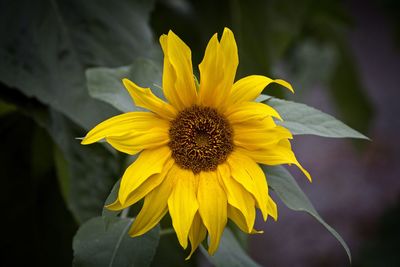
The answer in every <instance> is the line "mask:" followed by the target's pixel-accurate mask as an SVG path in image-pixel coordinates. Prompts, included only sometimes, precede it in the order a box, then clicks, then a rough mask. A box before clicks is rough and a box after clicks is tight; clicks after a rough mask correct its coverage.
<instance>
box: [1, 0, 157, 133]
mask: <svg viewBox="0 0 400 267" xmlns="http://www.w3.org/2000/svg"><path fill="white" fill-rule="evenodd" d="M1 7H2V10H3V11H4V12H2V15H1V16H0V62H2V63H1V64H0V81H2V82H3V83H5V84H6V85H8V86H9V87H12V88H17V89H18V90H20V91H21V92H23V93H24V94H25V95H26V96H28V97H35V98H37V99H39V100H40V101H41V102H42V103H44V104H46V105H49V106H51V107H52V108H54V109H55V110H57V111H59V112H61V113H63V114H64V115H66V116H67V117H68V118H70V119H71V120H73V121H74V122H75V123H77V124H78V125H79V126H81V127H84V128H85V129H88V128H89V127H92V126H93V125H95V124H96V123H98V122H99V121H101V120H103V119H105V118H108V117H110V116H112V115H114V114H116V113H117V112H116V110H115V109H113V108H112V107H111V106H109V105H107V104H105V103H102V102H99V101H96V100H95V99H93V98H91V97H90V96H89V94H88V92H87V89H86V83H85V74H84V71H85V69H86V68H87V67H89V66H90V67H93V66H110V67H115V66H121V65H126V64H130V62H132V61H133V60H134V59H136V58H137V57H138V56H149V57H151V56H154V49H155V43H154V40H153V35H152V32H151V29H150V26H149V23H148V21H149V17H150V12H151V11H152V9H153V1H142V0H122V1H117V2H113V1H107V0H101V1H96V3H93V2H92V1H80V0H72V1H38V2H36V3H35V4H34V5H32V2H31V1H29V0H15V1H14V0H8V1H7V0H6V1H4V2H2V4H1ZM115 14H118V15H115Z"/></svg>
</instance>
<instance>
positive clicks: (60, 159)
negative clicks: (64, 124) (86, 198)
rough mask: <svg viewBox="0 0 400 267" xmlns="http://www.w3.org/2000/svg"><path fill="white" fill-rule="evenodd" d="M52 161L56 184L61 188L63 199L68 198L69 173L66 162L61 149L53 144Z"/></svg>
mask: <svg viewBox="0 0 400 267" xmlns="http://www.w3.org/2000/svg"><path fill="white" fill-rule="evenodd" d="M53 151H54V163H55V167H56V171H57V178H58V184H59V186H60V189H61V194H62V196H63V197H64V199H65V200H66V201H67V200H68V195H69V182H70V181H69V180H70V178H69V177H70V174H69V172H68V162H67V161H66V160H65V158H64V155H63V154H62V152H61V150H60V149H59V148H58V147H57V146H54V149H53Z"/></svg>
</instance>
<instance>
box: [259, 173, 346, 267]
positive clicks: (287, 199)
mask: <svg viewBox="0 0 400 267" xmlns="http://www.w3.org/2000/svg"><path fill="white" fill-rule="evenodd" d="M262 168H263V170H264V172H265V174H266V175H267V177H268V184H269V186H270V187H271V188H272V189H273V190H274V192H275V193H276V194H277V196H278V197H279V198H280V199H281V200H282V202H283V203H285V205H286V206H287V207H288V208H290V209H292V210H296V211H304V212H307V213H308V214H310V215H311V216H313V217H314V218H315V219H316V220H317V221H318V222H320V223H321V224H322V225H323V226H325V228H326V229H327V230H328V231H329V232H330V233H331V234H332V235H333V236H334V237H335V238H336V239H337V240H338V241H339V242H340V244H341V245H342V246H343V248H344V249H345V251H346V253H347V256H348V257H349V260H350V262H351V253H350V249H349V248H348V246H347V245H346V242H344V240H343V238H342V237H341V236H340V235H339V234H338V233H337V232H336V231H335V230H334V229H333V228H332V227H331V226H330V225H329V224H327V223H326V222H325V221H324V220H323V219H322V218H321V216H319V214H318V212H317V211H316V210H315V208H314V206H313V205H312V204H311V202H310V200H309V199H308V197H307V196H306V195H305V194H304V192H303V191H302V190H301V188H300V186H299V185H298V184H297V182H296V180H295V179H294V178H293V177H292V175H291V174H290V173H289V172H288V171H287V170H286V169H285V168H284V167H282V166H275V167H270V166H268V167H267V166H262Z"/></svg>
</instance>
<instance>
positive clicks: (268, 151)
mask: <svg viewBox="0 0 400 267" xmlns="http://www.w3.org/2000/svg"><path fill="white" fill-rule="evenodd" d="M160 43H161V46H162V50H163V52H164V69H163V80H162V88H163V93H164V96H165V98H166V100H167V102H165V101H163V100H162V99H160V98H158V97H156V96H155V95H154V94H153V93H152V92H151V90H150V89H149V88H141V87H139V86H138V85H136V84H135V83H133V82H131V81H130V80H128V79H124V80H123V83H124V85H125V87H126V89H127V90H128V92H129V94H130V95H131V97H132V99H133V101H134V102H135V104H136V105H137V106H140V107H143V108H145V109H147V110H149V112H128V113H125V114H121V115H119V116H115V117H112V118H110V119H108V120H106V121H104V122H102V123H100V124H99V125H97V126H96V127H95V128H93V129H92V130H91V131H90V132H89V133H88V134H87V135H86V137H85V138H84V139H83V141H82V144H90V143H94V142H97V141H99V140H101V139H105V140H106V141H107V142H108V143H109V144H110V145H111V146H113V147H114V148H115V149H117V150H119V151H122V152H125V153H128V154H131V155H134V154H137V153H140V154H139V156H138V158H137V159H136V161H135V162H133V163H132V164H131V165H130V166H129V167H128V168H127V169H126V171H125V173H124V174H123V177H122V180H121V184H120V189H119V193H118V198H117V200H116V201H115V202H114V203H112V204H111V205H109V206H107V208H108V209H111V210H121V209H125V208H127V207H129V206H131V205H133V204H135V203H136V202H138V201H139V200H141V199H142V198H144V204H143V207H142V210H141V211H140V213H139V214H138V216H137V217H136V219H135V220H134V222H133V224H132V227H131V229H130V231H129V234H130V235H131V236H139V235H142V234H144V233H146V232H147V231H149V230H151V229H152V228H153V227H154V226H156V225H157V224H158V223H159V221H160V220H161V218H163V216H164V215H166V213H167V212H169V214H170V216H171V219H172V224H173V227H174V229H175V232H176V234H177V237H178V240H179V243H180V244H181V245H182V247H184V248H186V247H187V246H188V241H190V244H191V253H190V255H191V254H192V253H193V252H194V251H195V249H196V248H197V247H198V245H199V244H200V243H201V242H202V241H203V240H204V239H205V237H206V236H207V234H208V236H209V248H208V251H209V253H210V254H213V253H214V252H215V251H216V250H217V248H218V244H219V241H220V238H221V235H222V232H223V230H224V228H225V225H226V223H227V220H228V219H230V220H232V221H233V222H234V223H235V224H236V225H237V226H238V227H239V228H240V229H241V230H242V231H244V232H246V233H255V232H257V231H256V230H254V228H253V226H254V222H255V217H256V208H258V209H259V210H260V211H261V214H262V216H263V219H264V220H266V219H267V217H268V216H271V217H273V218H274V219H275V220H276V219H277V208H276V204H275V202H274V201H273V200H272V199H271V197H270V196H269V194H268V185H267V179H266V177H265V174H264V172H263V171H262V169H261V168H260V166H259V165H258V163H260V164H267V165H277V164H295V165H297V166H298V167H299V168H300V169H301V170H302V171H303V172H304V173H305V175H306V176H307V177H308V178H309V179H311V178H310V176H309V174H308V173H307V171H305V170H304V169H303V168H302V167H301V165H300V164H299V163H298V161H297V159H296V157H295V155H294V153H293V152H292V150H291V146H290V143H289V140H288V139H291V138H292V135H291V133H290V132H289V130H287V129H286V128H283V127H281V126H278V125H277V124H276V123H275V120H274V119H281V118H280V116H279V114H278V113H277V112H276V111H275V110H274V109H273V108H272V107H270V106H268V105H266V104H263V103H257V102H254V100H255V99H256V98H257V97H258V96H259V95H260V93H261V91H262V90H263V89H264V88H265V87H266V86H267V85H268V84H270V83H273V82H275V83H278V84H280V85H282V86H285V87H287V88H288V89H289V90H291V91H293V89H292V87H291V86H290V84H288V83H287V82H285V81H283V80H272V79H270V78H268V77H265V76H259V75H252V76H247V77H245V78H243V79H240V80H238V81H236V82H234V79H235V74H236V69H237V66H238V62H239V60H238V52H237V47H236V42H235V39H234V36H233V33H232V32H231V31H230V30H229V29H227V28H225V29H224V32H223V35H222V38H221V40H220V41H219V40H218V38H217V34H215V35H214V36H213V37H212V38H211V40H210V42H209V43H208V45H207V48H206V51H205V55H204V59H203V61H202V62H201V64H200V65H199V69H200V86H199V88H197V87H196V83H195V79H194V76H193V70H192V61H191V51H190V49H189V47H187V46H186V45H185V43H184V42H183V41H182V40H181V39H180V38H179V37H178V36H176V35H175V34H174V33H173V32H172V31H170V32H169V33H168V35H162V36H161V37H160ZM190 255H189V256H190Z"/></svg>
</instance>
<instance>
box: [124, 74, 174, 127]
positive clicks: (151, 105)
mask: <svg viewBox="0 0 400 267" xmlns="http://www.w3.org/2000/svg"><path fill="white" fill-rule="evenodd" d="M122 82H123V83H124V85H125V88H126V89H127V90H128V92H129V94H130V95H131V97H132V99H133V101H134V102H135V104H136V106H138V107H142V108H145V109H148V110H150V111H152V112H154V113H156V114H157V115H158V116H160V117H162V118H164V119H167V120H173V119H174V118H175V116H176V114H177V111H176V110H175V108H174V107H173V106H171V105H170V104H168V103H165V102H164V101H162V100H161V99H160V98H158V97H157V96H155V95H154V94H153V93H152V92H151V90H150V88H142V87H140V86H138V85H137V84H135V83H133V82H131V81H130V80H128V79H123V80H122Z"/></svg>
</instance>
